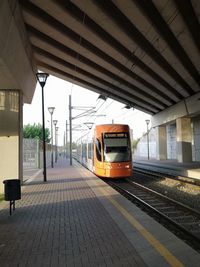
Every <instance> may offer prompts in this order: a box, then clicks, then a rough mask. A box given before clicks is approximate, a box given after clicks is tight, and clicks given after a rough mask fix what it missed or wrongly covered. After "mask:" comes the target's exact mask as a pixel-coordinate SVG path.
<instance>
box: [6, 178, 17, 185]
mask: <svg viewBox="0 0 200 267" xmlns="http://www.w3.org/2000/svg"><path fill="white" fill-rule="evenodd" d="M16 181H20V180H19V179H7V180H4V181H3V183H4V184H6V183H7V182H16Z"/></svg>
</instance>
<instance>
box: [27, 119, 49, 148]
mask: <svg viewBox="0 0 200 267" xmlns="http://www.w3.org/2000/svg"><path fill="white" fill-rule="evenodd" d="M23 137H24V138H29V139H30V138H37V139H39V140H41V141H42V140H43V134H42V125H41V124H39V123H38V124H35V123H34V124H33V125H30V124H27V125H25V126H24V128H23ZM45 141H46V142H47V143H49V142H50V131H49V129H48V128H45Z"/></svg>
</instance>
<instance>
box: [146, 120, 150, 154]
mask: <svg viewBox="0 0 200 267" xmlns="http://www.w3.org/2000/svg"><path fill="white" fill-rule="evenodd" d="M145 121H146V124H147V157H148V159H149V123H150V120H145Z"/></svg>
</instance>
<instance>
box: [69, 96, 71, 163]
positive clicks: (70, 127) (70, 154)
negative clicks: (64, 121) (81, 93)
mask: <svg viewBox="0 0 200 267" xmlns="http://www.w3.org/2000/svg"><path fill="white" fill-rule="evenodd" d="M71 101H72V99H71V95H69V157H70V165H72V102H71Z"/></svg>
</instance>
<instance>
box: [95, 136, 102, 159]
mask: <svg viewBox="0 0 200 267" xmlns="http://www.w3.org/2000/svg"><path fill="white" fill-rule="evenodd" d="M96 156H97V159H98V161H101V143H100V141H99V140H98V139H96Z"/></svg>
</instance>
